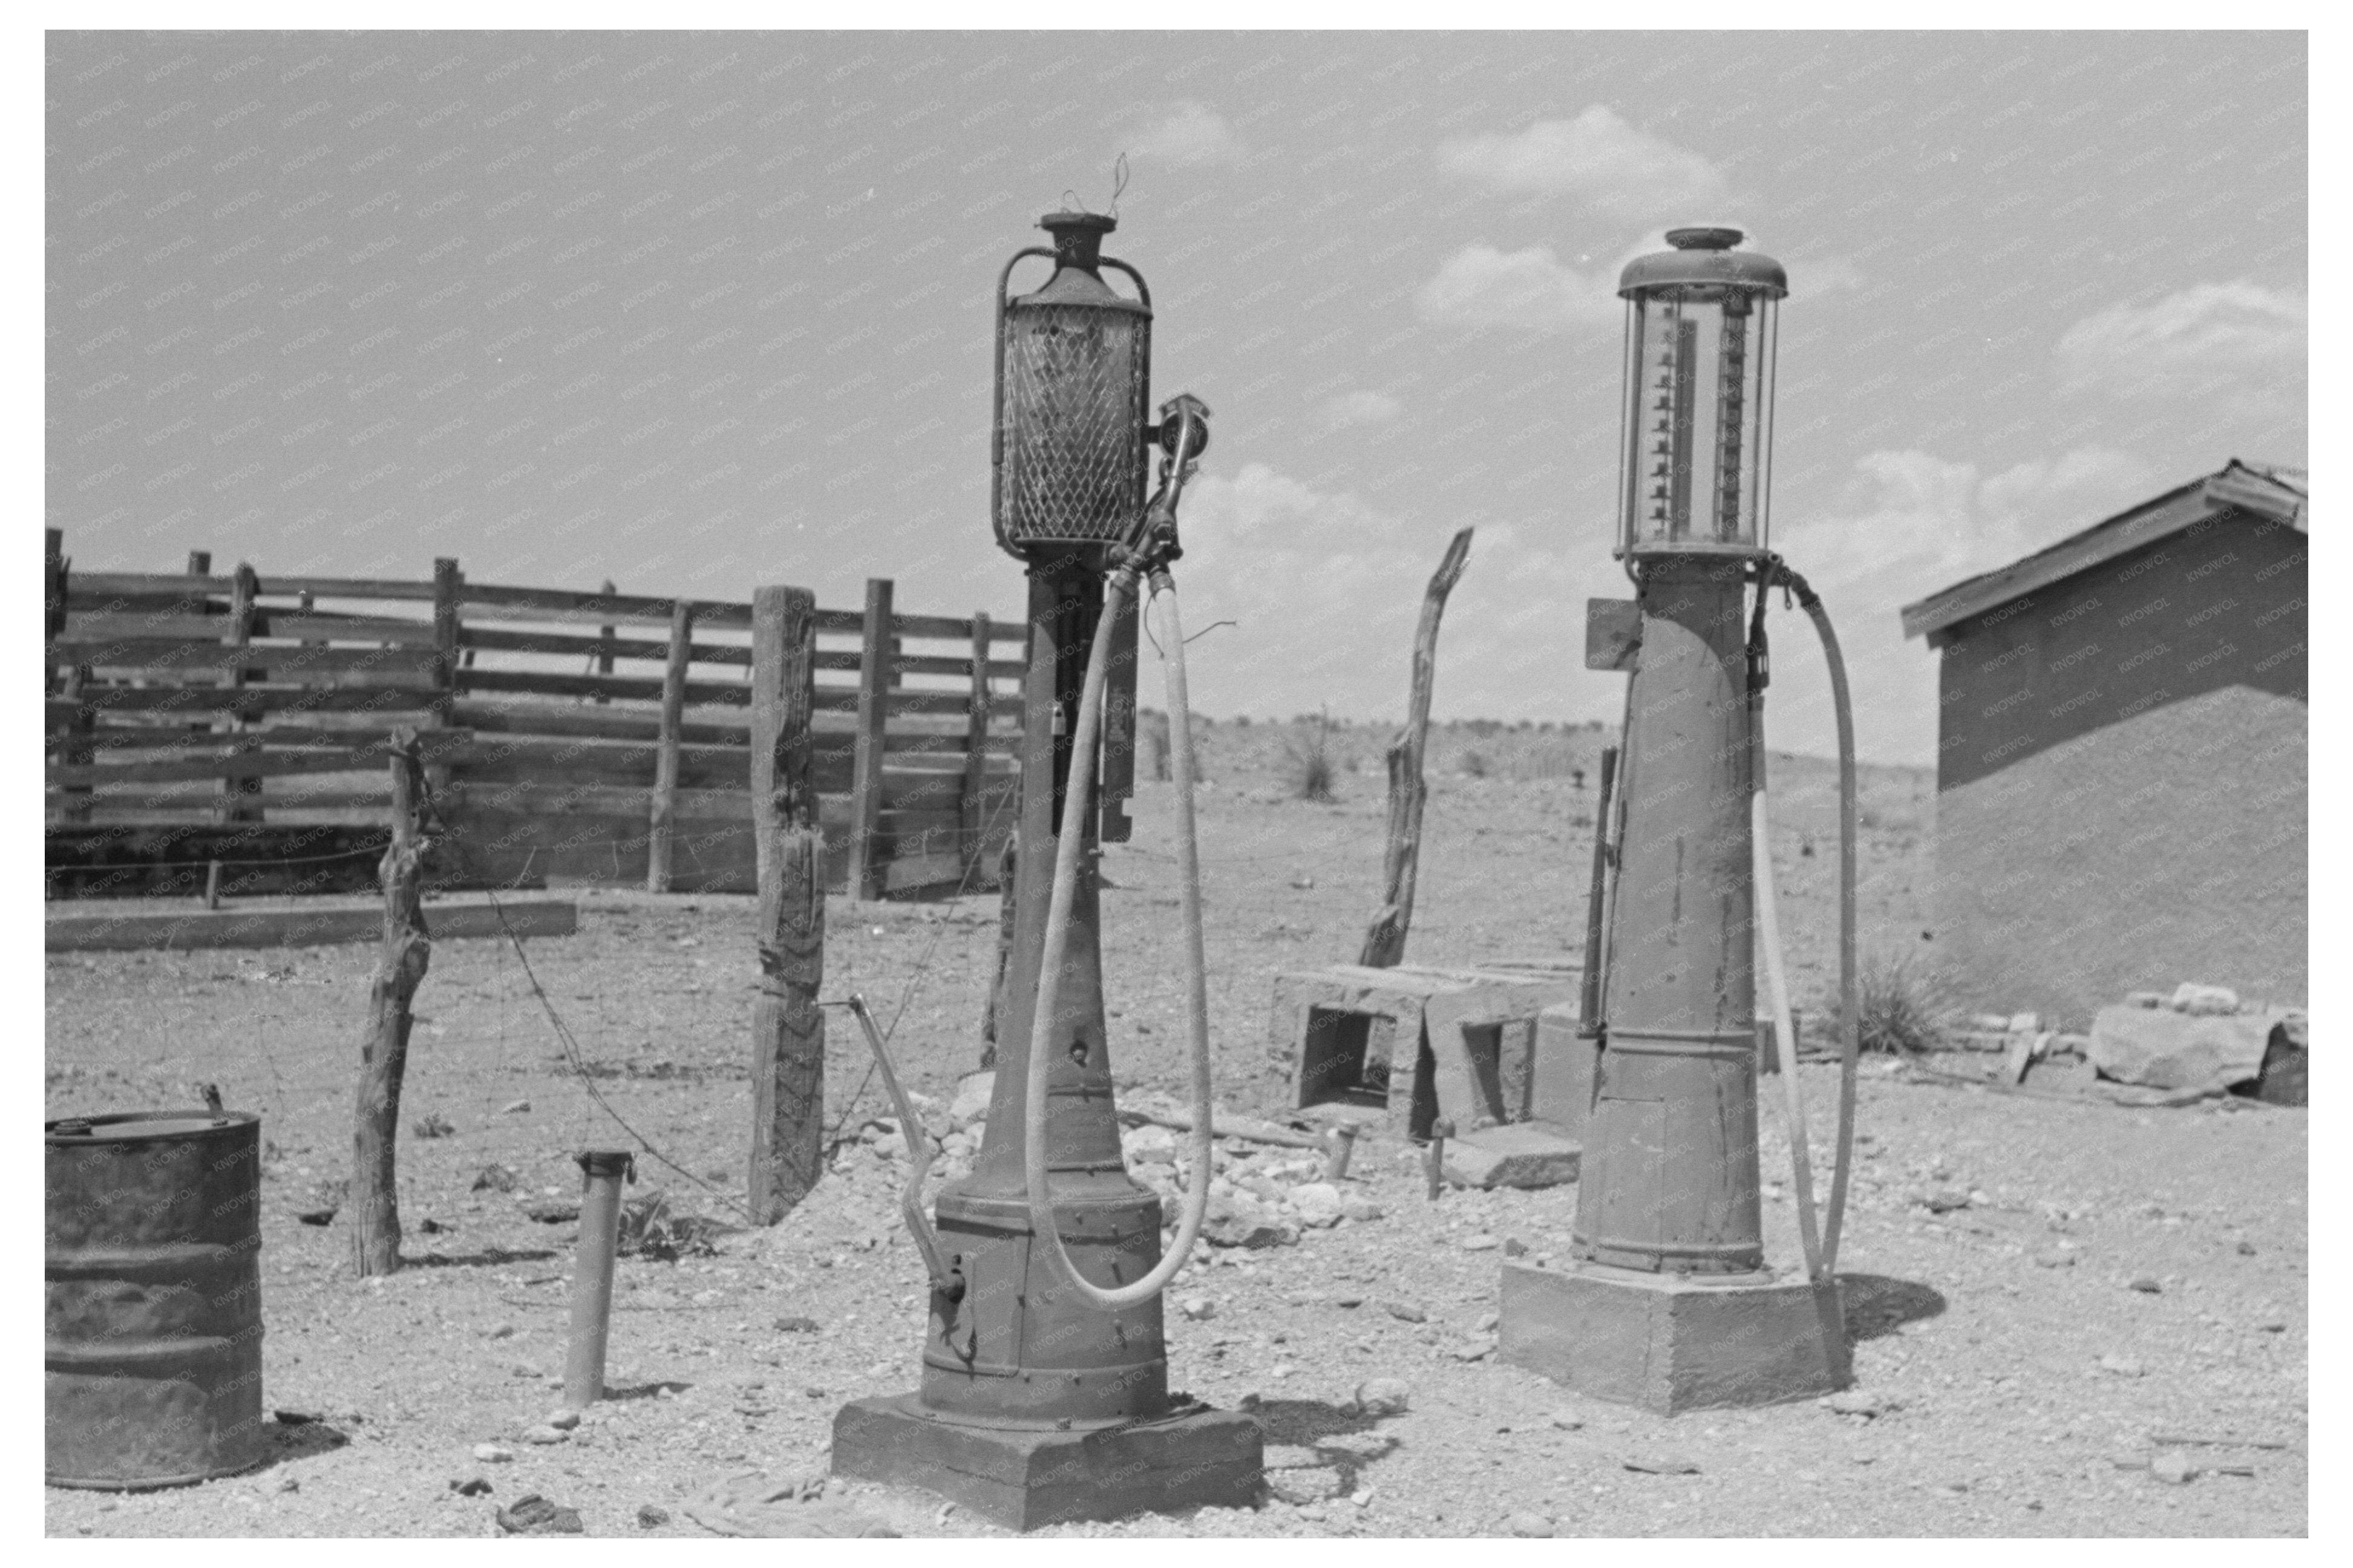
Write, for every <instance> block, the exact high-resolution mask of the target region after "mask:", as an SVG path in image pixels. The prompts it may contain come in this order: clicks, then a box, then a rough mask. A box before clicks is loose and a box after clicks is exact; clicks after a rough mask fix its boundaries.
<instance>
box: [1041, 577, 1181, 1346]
mask: <svg viewBox="0 0 2353 1568" xmlns="http://www.w3.org/2000/svg"><path fill="white" fill-rule="evenodd" d="M1135 581H1136V574H1135V572H1134V568H1132V567H1122V568H1120V569H1119V570H1118V571H1115V572H1113V574H1112V575H1111V580H1110V583H1109V584H1108V586H1107V588H1106V590H1105V593H1104V596H1103V618H1102V619H1101V620H1099V621H1098V622H1097V623H1096V625H1095V636H1094V642H1093V646H1092V647H1091V648H1090V649H1089V650H1088V653H1087V672H1086V678H1085V680H1084V682H1083V683H1082V686H1081V688H1080V694H1079V718H1078V723H1077V724H1076V726H1075V727H1074V732H1073V733H1072V735H1071V771H1070V775H1069V783H1068V785H1067V787H1066V790H1065V793H1064V795H1063V797H1062V799H1063V806H1062V813H1063V820H1064V824H1065V826H1064V827H1063V830H1062V832H1061V834H1060V837H1059V838H1058V840H1057V842H1056V847H1055V854H1054V890H1053V897H1052V899H1051V900H1050V902H1049V903H1048V905H1047V910H1046V934H1045V942H1044V943H1043V944H1042V945H1043V948H1044V952H1043V955H1042V959H1041V962H1040V963H1039V972H1038V1010H1037V1016H1036V1018H1035V1020H1034V1021H1033V1022H1032V1023H1031V1025H1030V1030H1029V1081H1028V1083H1027V1085H1026V1087H1025V1091H1024V1093H1023V1096H1022V1104H1021V1132H1022V1143H1023V1151H1022V1156H1023V1163H1022V1174H1023V1176H1024V1178H1025V1179H1026V1181H1027V1183H1028V1188H1029V1226H1030V1232H1031V1234H1032V1235H1033V1236H1034V1237H1036V1238H1037V1244H1038V1245H1039V1247H1041V1249H1042V1250H1043V1251H1044V1252H1045V1254H1046V1256H1047V1257H1049V1258H1051V1259H1052V1260H1053V1265H1054V1268H1056V1269H1057V1270H1059V1271H1060V1274H1061V1275H1062V1277H1063V1278H1064V1279H1066V1280H1067V1281H1068V1282H1069V1283H1070V1285H1071V1288H1072V1289H1075V1290H1076V1291H1077V1292H1078V1293H1079V1294H1080V1295H1081V1296H1082V1297H1083V1298H1084V1299H1086V1300H1089V1301H1091V1302H1092V1303H1093V1304H1094V1305H1096V1306H1098V1307H1102V1308H1105V1309H1117V1308H1122V1307H1133V1306H1136V1305H1139V1304H1140V1303H1142V1302H1145V1301H1148V1300H1151V1299H1152V1298H1153V1297H1155V1296H1156V1295H1158V1294H1159V1293H1160V1291H1161V1290H1162V1289H1164V1288H1165V1287H1166V1285H1167V1283H1168V1281H1169V1280H1170V1279H1174V1278H1175V1277H1176V1271H1177V1270H1178V1269H1179V1268H1183V1267H1184V1266H1185V1260H1186V1258H1187V1257H1188V1256H1189V1255H1190V1254H1191V1252H1192V1250H1193V1244H1194V1242H1195V1240H1196V1239H1197V1238H1198V1237H1199V1236H1200V1233H1201V1222H1202V1220H1203V1218H1204V1217H1205V1216H1206V1215H1208V1207H1209V1180H1210V1175H1211V1172H1210V1169H1209V1155H1210V1150H1211V1147H1212V1142H1211V1141H1212V1139H1213V1138H1214V1136H1215V1131H1216V1130H1215V1128H1214V1127H1213V1126H1212V1124H1211V1104H1210V1100H1211V1091H1210V1084H1209V1007H1208V1002H1209V988H1208V973H1207V967H1206V961H1205V960H1204V958H1203V955H1202V942H1201V870H1200V852H1199V846H1198V843H1197V842H1196V839H1195V835H1194V823H1193V726H1192V710H1191V707H1190V705H1189V704H1188V703H1187V700H1186V689H1185V629H1184V625H1183V622H1182V620H1181V618H1180V616H1178V614H1177V607H1176V584H1175V583H1174V582H1173V581H1171V580H1170V578H1169V576H1168V573H1167V570H1166V568H1165V567H1155V569H1154V570H1153V573H1152V578H1151V585H1152V589H1153V592H1152V596H1151V599H1150V602H1149V606H1148V607H1152V608H1158V609H1160V611H1161V619H1160V627H1159V633H1158V637H1159V642H1160V668H1161V672H1162V676H1163V679H1165V680H1166V687H1167V694H1168V738H1169V751H1170V758H1169V761H1170V763H1172V771H1173V772H1174V773H1176V869H1177V878H1178V902H1179V905H1180V907H1181V910H1182V915H1183V921H1184V937H1183V941H1184V948H1185V951H1184V961H1185V980H1186V984H1185V1032H1186V1038H1187V1044H1188V1045H1189V1047H1191V1049H1190V1055H1191V1061H1192V1076H1193V1127H1192V1153H1193V1171H1192V1176H1191V1179H1190V1181H1188V1182H1187V1184H1186V1190H1185V1203H1184V1206H1183V1208H1182V1209H1181V1210H1180V1211H1179V1214H1178V1218H1177V1224H1176V1240H1175V1241H1174V1242H1173V1243H1171V1244H1170V1246H1169V1248H1168V1252H1167V1255H1166V1257H1164V1258H1161V1260H1160V1261H1159V1263H1158V1264H1157V1265H1156V1266H1155V1267H1154V1268H1152V1270H1151V1271H1150V1272H1148V1273H1147V1274H1145V1276H1144V1277H1143V1278H1142V1279H1136V1280H1134V1281H1132V1282H1131V1283H1129V1284H1125V1285H1121V1286H1117V1287H1114V1288H1111V1289H1105V1288H1104V1287H1103V1286H1100V1285H1097V1284H1095V1283H1094V1282H1093V1281H1092V1280H1090V1279H1085V1278H1084V1277H1082V1275H1081V1274H1080V1273H1079V1269H1078V1265H1076V1264H1075V1263H1073V1262H1072V1261H1071V1255H1070V1253H1069V1251H1068V1250H1066V1249H1065V1248H1064V1247H1063V1246H1062V1235H1061V1228H1060V1226H1059V1225H1057V1224H1056V1222H1055V1218H1054V1194H1053V1190H1052V1187H1051V1185H1050V1182H1049V1180H1048V1174H1047V1170H1046V1099H1047V1095H1046V1080H1047V1069H1048V1068H1049V1066H1050V1061H1049V1059H1048V1055H1047V1053H1048V1051H1049V1050H1050V1048H1051V1045H1052V1036H1053V1027H1054V1016H1055V1013H1056V1011H1057V1007H1056V1003H1057V1001H1058V1000H1059V993H1060V990H1061V973H1062V957H1063V954H1064V953H1065V952H1066V951H1067V950H1068V949H1069V947H1070V934H1071V899H1072V896H1073V893H1074V891H1075V889H1076V888H1077V886H1078V877H1079V845H1080V840H1081V839H1082V838H1083V837H1085V834H1084V833H1082V831H1080V829H1079V826H1078V819H1077V814H1078V813H1080V812H1082V811H1084V810H1085V809H1086V800H1087V792H1088V790H1089V789H1090V787H1091V786H1092V784H1093V783H1094V757H1095V741H1096V737H1097V735H1098V734H1099V733H1100V731H1101V730H1102V726H1103V679H1104V676H1105V675H1106V674H1107V673H1108V671H1109V669H1110V666H1111V643H1112V634H1113V626H1115V625H1116V623H1117V621H1118V619H1119V612H1120V609H1121V606H1122V603H1123V601H1124V600H1125V599H1126V598H1127V597H1128V596H1129V595H1132V594H1133V593H1134V591H1135Z"/></svg>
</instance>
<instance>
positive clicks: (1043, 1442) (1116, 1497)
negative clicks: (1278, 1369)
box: [833, 1394, 1264, 1530]
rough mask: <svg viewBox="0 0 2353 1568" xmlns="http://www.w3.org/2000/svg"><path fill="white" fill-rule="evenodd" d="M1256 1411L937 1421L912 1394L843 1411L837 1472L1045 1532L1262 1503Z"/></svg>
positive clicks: (1202, 1409)
mask: <svg viewBox="0 0 2353 1568" xmlns="http://www.w3.org/2000/svg"><path fill="white" fill-rule="evenodd" d="M1263 1444H1264V1438H1263V1436H1262V1435H1261V1431H1260V1427H1259V1424H1258V1422H1257V1420H1256V1418H1254V1417H1252V1416H1249V1415H1242V1414H1241V1413H1240V1412H1238V1411H1230V1410H1211V1409H1209V1408H1208V1407H1207V1406H1206V1405H1191V1406H1188V1407H1184V1408H1181V1409H1180V1410H1179V1411H1178V1412H1177V1413H1176V1414H1174V1415H1169V1416H1167V1417H1166V1418H1164V1419H1161V1420H1158V1421H1148V1422H1134V1423H1131V1424H1128V1425H1125V1426H1103V1427H1098V1428H1096V1429H1094V1430H1092V1431H1078V1430H1073V1431H1067V1432H1065V1431H1058V1430H1055V1429H1052V1428H1047V1429H1044V1430H1039V1429H1038V1428H1036V1427H1026V1426H976V1425H973V1424H970V1423H969V1422H965V1421H954V1420H948V1419H944V1418H940V1417H936V1416H934V1415H931V1414H929V1413H928V1412H926V1411H925V1410H924V1408H923V1405H922V1404H921V1403H920V1401H919V1400H918V1399H917V1397H916V1395H914V1394H885V1395H881V1396H878V1397H876V1398H872V1399H860V1400H856V1401H853V1402H852V1403H850V1404H849V1405H843V1406H842V1407H841V1409H840V1410H839V1412H838V1413H836V1415H834V1418H833V1473H834V1474H835V1475H837V1476H844V1477H848V1478H849V1479H854V1480H862V1481H881V1482H884V1483H886V1484H888V1485H891V1486H902V1487H920V1488H922V1489H924V1490H925V1491H930V1492H936V1493H938V1494H939V1495H940V1496H942V1497H944V1498H948V1499H951V1500H954V1501H955V1502H956V1503H958V1504H961V1505H962V1506H963V1507H965V1508H968V1509H970V1510H972V1511H973V1512H975V1513H976V1514H978V1515H980V1517H981V1518H983V1519H985V1520H987V1521H989V1522H990V1523H992V1524H1001V1525H1004V1526H1006V1527H1007V1528H1008V1529H1010V1530H1037V1529H1040V1528H1042V1527H1044V1526H1046V1525H1049V1524H1061V1523H1065V1522H1067V1521H1071V1520H1082V1519H1086V1520H1113V1519H1125V1518H1127V1517H1129V1516H1130V1515H1132V1514H1138V1513H1144V1512H1147V1511H1149V1512H1153V1513H1173V1512H1175V1511H1176V1510H1178V1509H1185V1508H1202V1507H1217V1508H1249V1507H1250V1506H1252V1505H1253V1504H1254V1503H1256V1502H1257V1500H1258V1493H1259V1486H1260V1483H1261V1464H1262V1458H1263Z"/></svg>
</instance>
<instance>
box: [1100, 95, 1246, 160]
mask: <svg viewBox="0 0 2353 1568" xmlns="http://www.w3.org/2000/svg"><path fill="white" fill-rule="evenodd" d="M1127 149H1128V151H1129V152H1130V153H1134V155H1135V156H1137V157H1139V158H1161V159H1166V161H1167V162H1169V163H1177V164H1187V165H1190V164H1208V163H1240V162H1241V161H1242V156H1243V153H1242V143H1241V139H1240V137H1238V136H1236V135H1235V134H1234V129H1233V127H1232V126H1230V125H1229V124H1227V123H1226V117H1225V116H1224V115H1222V114H1219V112H1218V111H1217V110H1214V109H1211V108H1210V107H1209V106H1208V104H1206V103H1200V102H1197V101H1195V100H1192V99H1187V100H1184V101H1183V102H1181V103H1179V104H1177V105H1176V108H1175V109H1174V110H1170V111H1169V112H1168V113H1166V114H1164V115H1161V116H1160V117H1158V118H1157V119H1155V120H1152V121H1147V122H1146V123H1145V124H1144V125H1143V126H1141V127H1139V128H1138V129H1137V130H1136V131H1135V132H1134V133H1133V134H1132V135H1131V136H1130V138H1129V140H1128V143H1127Z"/></svg>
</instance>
